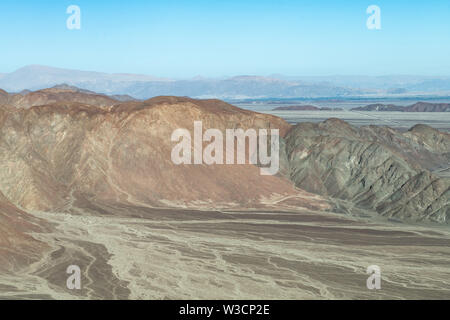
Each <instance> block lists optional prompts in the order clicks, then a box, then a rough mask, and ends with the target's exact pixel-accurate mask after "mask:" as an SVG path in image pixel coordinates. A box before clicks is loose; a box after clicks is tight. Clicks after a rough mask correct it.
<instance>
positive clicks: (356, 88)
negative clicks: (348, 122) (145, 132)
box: [0, 65, 450, 100]
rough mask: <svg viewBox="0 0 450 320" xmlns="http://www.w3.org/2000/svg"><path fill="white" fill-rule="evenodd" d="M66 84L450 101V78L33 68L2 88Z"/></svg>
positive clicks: (148, 91) (222, 94)
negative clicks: (184, 75)
mask: <svg viewBox="0 0 450 320" xmlns="http://www.w3.org/2000/svg"><path fill="white" fill-rule="evenodd" d="M62 83H65V84H67V85H70V86H76V87H78V88H81V89H85V90H90V91H95V92H101V93H104V94H108V95H129V96H132V97H135V98H138V99H148V98H150V97H153V96H159V95H175V96H190V97H195V98H221V99H229V100H233V99H246V98H250V99H260V98H321V97H341V98H342V97H359V96H375V97H379V96H396V97H401V96H408V95H409V96H411V95H444V96H445V95H447V96H450V77H425V76H382V77H368V76H330V77H287V76H283V75H272V76H270V77H259V76H236V77H230V78H224V79H208V78H202V77H196V78H192V79H183V80H175V79H167V78H158V77H153V76H149V75H140V74H123V73H118V74H108V73H101V72H91V71H80V70H69V69H61V68H53V67H48V66H40V65H30V66H26V67H23V68H20V69H18V70H16V71H14V72H11V73H2V74H0V88H2V89H4V90H6V91H9V92H20V91H23V90H33V91H34V90H40V89H43V88H48V87H52V86H55V85H59V84H62Z"/></svg>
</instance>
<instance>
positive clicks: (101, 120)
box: [0, 97, 327, 210]
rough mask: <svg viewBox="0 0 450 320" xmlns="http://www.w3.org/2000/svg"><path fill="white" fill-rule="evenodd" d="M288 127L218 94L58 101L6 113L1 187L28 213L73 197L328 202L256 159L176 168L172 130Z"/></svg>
mask: <svg viewBox="0 0 450 320" xmlns="http://www.w3.org/2000/svg"><path fill="white" fill-rule="evenodd" d="M196 120H201V121H202V122H203V127H204V130H206V129H207V128H217V129H220V130H225V129H229V128H243V129H246V128H255V129H258V128H268V129H269V128H272V129H273V128H276V129H279V130H280V134H281V136H284V135H285V134H286V133H287V131H288V130H289V128H290V126H289V125H288V124H287V123H286V122H285V121H283V120H281V119H280V118H277V117H274V116H270V115H264V114H259V113H255V112H251V111H247V110H242V109H239V108H236V107H234V106H232V105H229V104H227V103H225V102H222V101H219V100H194V99H188V98H176V97H157V98H154V99H150V100H148V101H145V102H129V103H122V104H118V105H116V106H114V107H111V108H98V107H94V106H91V105H83V104H80V103H58V104H53V105H46V106H38V107H31V108H30V109H20V110H16V111H5V110H4V111H3V112H2V111H0V161H1V162H2V163H3V164H5V165H4V166H2V168H1V169H0V177H1V179H0V191H3V193H4V194H5V195H6V196H7V197H8V198H9V199H11V200H12V201H13V202H14V203H17V204H20V205H21V206H22V207H24V208H27V209H42V210H55V209H60V210H62V209H67V208H70V207H71V206H72V205H73V204H74V203H76V204H77V205H81V203H82V202H83V201H84V204H85V205H86V203H93V202H115V203H132V204H138V205H146V206H147V205H150V206H195V207H202V206H203V207H208V206H215V207H221V206H223V207H234V206H257V205H260V204H261V203H262V202H268V201H270V199H272V197H278V198H281V197H284V196H296V195H298V196H299V198H300V201H299V203H300V205H301V206H319V207H327V205H326V204H325V202H323V201H321V200H318V199H313V198H314V197H311V195H309V194H306V193H304V192H302V191H296V190H294V189H293V186H292V183H291V182H290V181H288V180H287V179H285V178H283V177H281V176H262V175H260V171H259V168H258V167H256V166H254V165H212V166H207V165H178V166H177V165H175V164H173V163H172V161H171V157H170V155H171V150H172V148H173V146H174V143H173V142H171V134H172V132H173V131H174V130H175V129H178V128H186V129H188V130H190V131H191V132H192V129H193V123H194V121H196Z"/></svg>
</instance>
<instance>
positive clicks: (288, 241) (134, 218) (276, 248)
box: [0, 205, 450, 299]
mask: <svg viewBox="0 0 450 320" xmlns="http://www.w3.org/2000/svg"><path fill="white" fill-rule="evenodd" d="M96 210H97V212H98V211H102V212H104V213H105V214H103V215H98V214H97V215H94V214H89V213H88V214H86V212H84V214H79V213H81V212H80V211H79V212H78V214H77V213H76V212H73V214H69V213H39V212H35V213H33V214H34V215H36V216H38V217H41V218H44V219H46V220H48V221H50V222H52V223H54V224H55V230H56V231H55V232H54V233H44V234H35V235H34V236H35V237H36V238H39V239H40V240H42V241H44V242H46V243H48V244H50V245H51V246H52V250H51V251H49V252H48V255H47V256H46V257H45V258H44V259H43V260H41V261H40V262H38V263H35V264H33V265H31V266H29V267H28V268H27V269H25V270H22V271H20V272H16V273H12V274H3V275H0V298H2V299H17V298H45V299H65V298H69V299H90V298H99V299H114V298H119V299H129V298H131V299H343V298H350V299H364V298H369V299H382V298H394V299H422V298H436V299H450V232H449V229H448V228H447V227H425V226H409V225H405V224H399V223H389V222H380V223H377V224H375V223H367V222H366V221H363V220H362V219H359V220H358V219H354V218H352V219H350V218H348V217H345V216H342V215H338V214H333V213H320V212H309V211H303V212H279V211H278V212H277V211H273V212H270V211H256V210H255V211H246V212H244V211H241V212H214V211H187V210H186V211H184V210H167V209H165V210H163V209H151V208H146V207H139V206H130V207H117V206H116V207H114V208H113V207H108V206H107V205H104V206H97V207H96ZM373 264H375V265H378V266H380V268H381V272H382V288H381V290H368V289H367V288H366V279H367V277H368V275H366V268H367V267H368V266H369V265H373ZM69 265H78V266H79V267H80V268H81V270H82V289H81V290H69V289H67V288H66V279H67V277H68V276H69V275H67V274H66V268H67V267H68V266H69Z"/></svg>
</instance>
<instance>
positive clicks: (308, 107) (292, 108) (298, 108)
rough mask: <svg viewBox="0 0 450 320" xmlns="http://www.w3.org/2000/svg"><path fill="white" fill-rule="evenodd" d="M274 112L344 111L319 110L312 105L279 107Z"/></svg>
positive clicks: (333, 109)
mask: <svg viewBox="0 0 450 320" xmlns="http://www.w3.org/2000/svg"><path fill="white" fill-rule="evenodd" d="M272 111H342V109H341V108H327V107H322V108H319V107H316V106H312V105H301V106H289V107H277V108H275V109H273V110H272Z"/></svg>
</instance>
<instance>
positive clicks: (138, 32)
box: [0, 0, 450, 78]
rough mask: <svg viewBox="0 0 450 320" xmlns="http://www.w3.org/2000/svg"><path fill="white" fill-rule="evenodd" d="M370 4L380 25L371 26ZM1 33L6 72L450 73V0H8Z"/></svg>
mask: <svg viewBox="0 0 450 320" xmlns="http://www.w3.org/2000/svg"><path fill="white" fill-rule="evenodd" d="M70 5H77V6H78V7H79V8H80V10H81V20H80V21H81V28H80V29H79V30H69V29H68V28H67V25H66V21H67V19H68V18H69V16H70V14H67V13H66V10H67V8H68V7H69V6H70ZM370 5H377V6H378V7H379V8H380V13H381V15H380V21H381V29H379V30H370V29H368V28H367V26H366V21H367V19H368V18H369V16H370V14H367V13H366V9H367V8H368V7H369V6H370ZM0 35H1V43H2V45H1V46H2V48H1V50H0V73H6V72H12V71H14V70H16V69H18V68H20V67H23V66H26V65H30V64H40V65H49V66H54V67H61V68H70V69H79V70H92V71H101V72H109V73H141V74H149V75H154V76H159V77H171V78H188V77H194V76H205V77H224V76H232V75H244V74H245V75H265V76H267V75H270V74H284V75H290V76H329V75H394V74H408V75H438V76H450V1H449V0H429V1H423V0H421V1H417V0H408V1H403V0H398V1H393V0H388V1H381V0H369V1H360V0H351V1H347V0H341V1H335V0H334V1H329V0H311V1H303V0H295V1H291V0H276V1H266V0H258V1H254V0H221V1H215V0H208V1H203V0H202V1H200V0H183V1H174V0H163V1H153V0H145V1H138V0H120V1H116V0H108V1H103V0H99V1H93V0H70V1H65V0H58V1H37V0H33V1H31V0H27V1H20V0H15V1H10V0H2V1H1V2H0Z"/></svg>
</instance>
